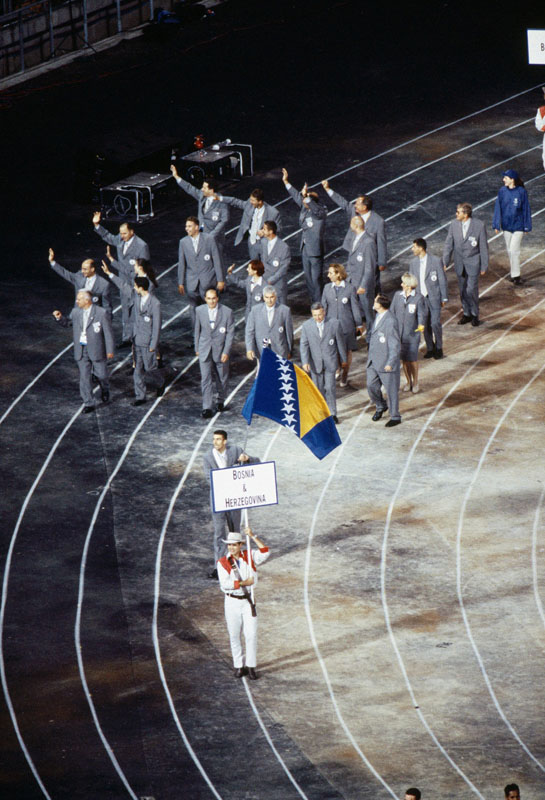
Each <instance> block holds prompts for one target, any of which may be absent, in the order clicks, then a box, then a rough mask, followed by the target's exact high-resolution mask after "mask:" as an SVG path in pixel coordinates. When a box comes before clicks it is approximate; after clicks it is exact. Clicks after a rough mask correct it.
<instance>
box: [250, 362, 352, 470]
mask: <svg viewBox="0 0 545 800" xmlns="http://www.w3.org/2000/svg"><path fill="white" fill-rule="evenodd" d="M253 414H258V415H259V416H260V417H268V418H269V419H272V420H274V421H275V422H278V424H279V425H283V426H284V427H285V428H289V429H290V430H292V431H293V432H294V433H295V435H296V436H297V437H298V438H299V439H301V441H303V442H304V443H305V444H306V446H307V447H308V448H309V449H310V450H312V452H313V453H314V455H315V456H317V457H318V458H324V457H325V456H327V454H328V453H330V452H331V451H332V450H334V449H335V448H336V447H338V446H339V445H340V444H341V438H340V436H339V434H338V432H337V428H336V426H335V423H334V421H333V417H332V416H331V413H330V411H329V408H328V406H327V403H326V401H325V400H324V398H323V396H322V395H321V394H320V392H319V391H318V389H317V388H316V386H315V385H314V383H313V382H312V380H311V379H310V377H309V376H308V375H307V373H306V372H305V371H304V370H303V369H301V368H300V367H297V366H296V365H295V364H292V363H291V361H288V359H287V358H282V356H279V355H278V354H277V353H275V352H274V350H271V349H270V348H268V347H264V348H263V352H262V354H261V361H260V364H259V371H258V373H257V378H256V379H255V381H254V385H253V386H252V388H251V389H250V393H249V394H248V397H247V398H246V402H245V403H244V408H243V409H242V416H243V417H244V418H245V419H246V420H247V422H248V425H250V424H251V422H252V415H253Z"/></svg>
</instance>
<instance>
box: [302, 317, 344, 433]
mask: <svg viewBox="0 0 545 800" xmlns="http://www.w3.org/2000/svg"><path fill="white" fill-rule="evenodd" d="M310 310H311V313H312V319H307V321H306V322H304V323H303V326H302V328H301V343H300V347H301V364H302V365H303V369H304V370H305V372H307V373H308V374H309V375H310V377H311V378H312V380H313V381H314V383H315V384H316V386H317V387H318V389H319V390H320V392H321V393H322V394H323V396H324V397H325V401H326V403H327V405H328V406H329V410H330V411H331V413H332V415H333V419H334V420H335V422H338V420H337V393H336V388H335V372H336V371H337V368H338V366H339V360H340V361H341V367H342V368H343V369H346V367H347V363H346V362H347V352H346V344H345V339H344V335H343V332H342V328H341V326H340V324H339V321H338V320H336V319H327V320H326V318H325V309H324V307H323V305H322V304H321V303H313V304H312V305H311V307H310Z"/></svg>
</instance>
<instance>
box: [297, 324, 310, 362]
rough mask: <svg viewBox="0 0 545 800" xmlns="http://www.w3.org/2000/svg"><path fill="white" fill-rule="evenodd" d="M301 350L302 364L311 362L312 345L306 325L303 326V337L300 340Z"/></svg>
mask: <svg viewBox="0 0 545 800" xmlns="http://www.w3.org/2000/svg"><path fill="white" fill-rule="evenodd" d="M299 350H300V353H301V364H310V345H309V342H308V335H307V332H306V329H305V326H304V325H303V327H302V328H301V339H300V340H299Z"/></svg>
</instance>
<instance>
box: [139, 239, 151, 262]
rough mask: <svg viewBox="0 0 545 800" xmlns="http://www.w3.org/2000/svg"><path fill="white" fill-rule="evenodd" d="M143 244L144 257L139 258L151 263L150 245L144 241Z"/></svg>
mask: <svg viewBox="0 0 545 800" xmlns="http://www.w3.org/2000/svg"><path fill="white" fill-rule="evenodd" d="M142 244H143V245H144V247H143V250H142V255H141V256H139V258H145V259H146V261H151V256H150V252H149V244H148V243H147V242H144V240H142Z"/></svg>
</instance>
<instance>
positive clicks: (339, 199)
mask: <svg viewBox="0 0 545 800" xmlns="http://www.w3.org/2000/svg"><path fill="white" fill-rule="evenodd" d="M329 196H330V197H331V199H332V200H333V202H334V203H336V205H338V206H339V208H342V210H343V211H346V213H347V214H348V215H349V216H350V217H351V216H352V206H351V205H350V203H349V202H348V200H346V199H345V198H344V197H343V196H342V194H339V193H338V192H334V191H333V189H331V194H330V195H329Z"/></svg>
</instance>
